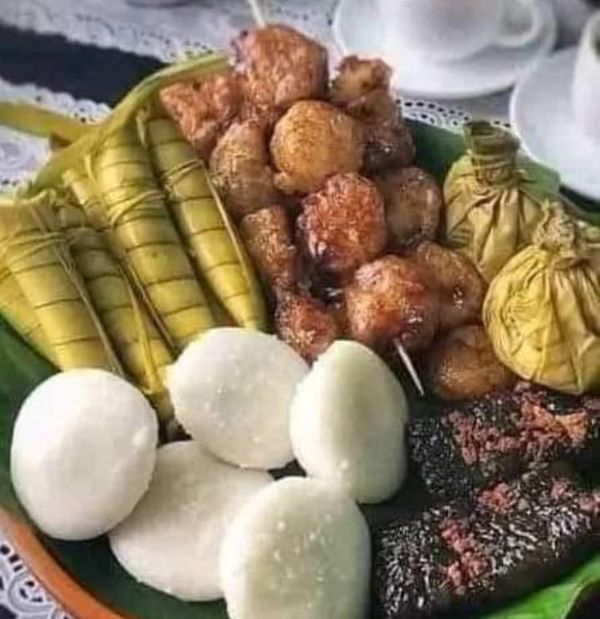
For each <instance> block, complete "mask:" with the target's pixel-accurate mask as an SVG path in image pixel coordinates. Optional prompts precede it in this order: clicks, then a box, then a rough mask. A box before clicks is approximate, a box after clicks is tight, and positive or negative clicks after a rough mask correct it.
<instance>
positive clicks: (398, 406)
mask: <svg viewBox="0 0 600 619" xmlns="http://www.w3.org/2000/svg"><path fill="white" fill-rule="evenodd" d="M407 419H408V408H407V402H406V396H405V394H404V391H403V389H402V386H401V385H400V383H399V382H398V380H397V379H396V377H395V376H394V375H393V373H392V372H391V370H390V369H389V368H388V367H387V365H386V364H385V363H384V362H383V361H382V360H381V359H380V358H379V357H378V356H377V355H376V354H375V353H374V352H372V351H371V350H370V349H369V348H367V347H366V346H363V345H362V344H358V343H356V342H349V341H342V340H339V341H337V342H335V343H334V344H332V345H331V346H330V347H329V348H328V349H327V351H326V352H325V353H324V354H323V355H321V356H320V357H319V359H318V360H317V362H316V363H315V364H314V365H313V368H312V370H311V371H310V373H309V374H308V376H306V378H305V379H304V380H303V381H302V383H301V384H300V386H299V387H298V390H297V392H296V397H295V399H294V403H293V405H292V412H291V423H290V432H291V439H292V446H293V449H294V454H295V456H296V458H297V460H298V462H299V463H300V465H301V466H302V467H303V468H304V470H305V471H306V472H307V473H308V475H309V476H311V477H317V478H319V479H324V480H327V481H328V482H330V483H332V484H333V485H335V486H336V487H338V488H339V489H340V490H343V491H344V492H346V493H347V494H348V495H349V496H350V497H352V498H354V499H355V500H357V501H359V502H361V503H377V502H379V501H383V500H385V499H387V498H389V497H390V496H392V495H393V494H394V493H395V492H396V491H397V490H398V489H399V488H400V486H401V484H402V483H403V481H404V479H405V477H406V472H407V456H406V446H405V438H404V431H405V426H406V421H407Z"/></svg>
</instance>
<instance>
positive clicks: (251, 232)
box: [240, 205, 298, 289]
mask: <svg viewBox="0 0 600 619" xmlns="http://www.w3.org/2000/svg"><path fill="white" fill-rule="evenodd" d="M240 233H241V235H242V239H243V240H244V243H245V245H246V249H247V250H248V253H249V254H250V257H251V258H252V260H253V262H254V265H255V266H256V268H257V270H258V272H259V273H260V275H261V278H262V279H263V281H264V282H265V283H266V284H267V285H269V286H270V287H271V288H273V289H287V288H292V287H294V286H295V285H296V283H297V280H298V251H297V249H296V246H295V245H294V243H293V238H292V231H291V227H290V223H289V220H288V215H287V213H286V211H285V209H284V208H283V207H282V206H280V205H275V206H270V207H267V208H263V209H260V211H256V213H252V214H250V215H246V216H245V217H244V219H242V223H241V225H240Z"/></svg>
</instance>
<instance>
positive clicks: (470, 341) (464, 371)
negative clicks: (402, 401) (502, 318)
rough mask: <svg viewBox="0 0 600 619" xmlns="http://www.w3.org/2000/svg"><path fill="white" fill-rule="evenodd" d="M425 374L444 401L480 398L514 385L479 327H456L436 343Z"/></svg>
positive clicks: (513, 381)
mask: <svg viewBox="0 0 600 619" xmlns="http://www.w3.org/2000/svg"><path fill="white" fill-rule="evenodd" d="M426 375H427V382H428V383H429V387H430V388H431V390H432V391H433V392H434V393H435V394H436V395H438V396H439V397H440V398H443V399H444V400H464V399H467V398H479V397H481V396H483V395H485V394H486V393H490V392H492V391H496V390H498V389H509V388H511V387H512V386H513V385H514V384H515V382H516V376H515V375H514V374H513V373H512V372H511V371H510V370H509V369H508V368H506V367H505V366H503V365H502V364H501V363H500V361H498V359H497V358H496V356H495V355H494V351H493V349H492V344H491V342H490V340H489V338H488V336H487V334H486V332H485V329H484V328H483V327H482V326H480V325H466V326H462V327H458V328H457V329H454V330H453V331H450V332H449V333H447V334H446V335H445V336H444V338H442V340H441V341H439V342H437V343H436V345H435V346H434V347H433V348H432V349H431V351H430V353H429V356H428V359H427V374H426Z"/></svg>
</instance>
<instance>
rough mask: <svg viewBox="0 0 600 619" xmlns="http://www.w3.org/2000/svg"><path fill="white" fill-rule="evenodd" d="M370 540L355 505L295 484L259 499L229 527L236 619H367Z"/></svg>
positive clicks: (225, 558)
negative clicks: (365, 618) (283, 618)
mask: <svg viewBox="0 0 600 619" xmlns="http://www.w3.org/2000/svg"><path fill="white" fill-rule="evenodd" d="M370 552H371V548H370V538H369V530H368V528H367V524H366V522H365V519H364V517H363V515H362V514H361V513H360V510H359V509H358V507H357V506H356V504H355V503H354V502H353V501H351V500H350V499H349V498H348V497H346V496H345V495H344V494H342V493H341V492H339V491H337V490H335V489H334V488H332V487H331V486H330V485H329V484H327V483H326V482H322V481H320V480H316V479H305V478H298V477H291V478H287V479H283V480H281V481H278V482H275V483H274V484H271V485H270V486H269V487H268V488H265V489H264V490H261V491H260V492H259V493H258V494H256V495H255V496H254V497H253V498H252V499H250V501H248V503H247V504H246V505H245V507H244V508H243V509H242V510H241V511H240V512H239V514H238V516H237V517H236V518H235V520H234V521H233V523H232V524H231V526H230V527H229V529H228V531H227V534H226V536H225V541H224V543H223V548H222V551H221V563H220V569H221V584H222V587H223V590H224V592H225V600H226V602H227V611H228V613H229V616H230V617H231V619H258V618H260V619H282V617H285V619H364V617H365V616H366V611H367V608H368V593H369V573H370V563H371V559H370Z"/></svg>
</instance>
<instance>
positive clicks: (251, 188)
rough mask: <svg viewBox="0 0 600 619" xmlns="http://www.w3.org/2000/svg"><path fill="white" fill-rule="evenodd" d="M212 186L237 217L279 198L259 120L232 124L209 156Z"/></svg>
mask: <svg viewBox="0 0 600 619" xmlns="http://www.w3.org/2000/svg"><path fill="white" fill-rule="evenodd" d="M210 173H211V176H212V178H213V181H214V183H215V187H216V188H217V189H218V190H219V193H220V194H221V196H222V197H223V200H224V202H225V205H226V206H227V208H228V210H229V212H230V213H231V214H232V215H233V217H234V218H236V219H240V218H242V217H243V216H244V215H247V214H248V213H253V212H254V211H257V210H259V209H261V208H263V207H265V206H271V205H272V204H274V203H277V202H278V201H279V199H280V197H281V196H280V194H279V192H278V191H277V190H276V189H275V186H274V184H273V170H272V169H271V167H270V166H269V154H268V151H267V144H266V138H265V130H264V127H263V125H262V123H261V122H260V121H258V120H255V119H249V120H245V121H238V122H235V123H234V124H232V125H231V126H230V127H229V129H228V130H227V132H226V133H225V134H224V135H223V137H222V138H221V139H220V140H219V143H218V144H217V146H216V148H215V149H214V151H213V153H212V155H211V157H210Z"/></svg>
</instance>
